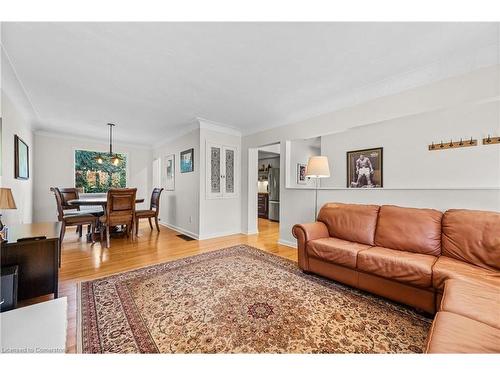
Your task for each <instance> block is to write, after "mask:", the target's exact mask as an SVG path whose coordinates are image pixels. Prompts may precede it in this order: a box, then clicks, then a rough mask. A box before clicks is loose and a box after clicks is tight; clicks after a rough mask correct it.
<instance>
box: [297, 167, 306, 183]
mask: <svg viewBox="0 0 500 375" xmlns="http://www.w3.org/2000/svg"><path fill="white" fill-rule="evenodd" d="M306 168H307V164H304V163H297V184H299V185H306V184H307V177H306Z"/></svg>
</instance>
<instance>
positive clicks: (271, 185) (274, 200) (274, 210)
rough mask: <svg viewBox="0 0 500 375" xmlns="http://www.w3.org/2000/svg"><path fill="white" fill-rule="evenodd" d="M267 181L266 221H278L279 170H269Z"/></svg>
mask: <svg viewBox="0 0 500 375" xmlns="http://www.w3.org/2000/svg"><path fill="white" fill-rule="evenodd" d="M267 181H268V185H267V189H268V192H269V214H268V219H269V220H272V221H280V169H279V168H269V174H268V176H267Z"/></svg>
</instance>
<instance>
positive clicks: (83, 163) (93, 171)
mask: <svg viewBox="0 0 500 375" xmlns="http://www.w3.org/2000/svg"><path fill="white" fill-rule="evenodd" d="M98 155H101V156H102V157H103V159H104V162H103V163H102V164H99V163H98V162H97V161H96V158H97V156H98ZM116 155H118V156H119V157H120V158H121V161H120V163H119V164H118V165H113V164H112V163H111V160H110V158H109V157H108V156H107V154H104V153H102V152H96V151H85V150H75V187H77V188H80V189H81V191H82V192H83V193H104V192H107V191H108V189H109V188H112V187H120V188H124V187H126V186H127V156H126V155H125V154H116Z"/></svg>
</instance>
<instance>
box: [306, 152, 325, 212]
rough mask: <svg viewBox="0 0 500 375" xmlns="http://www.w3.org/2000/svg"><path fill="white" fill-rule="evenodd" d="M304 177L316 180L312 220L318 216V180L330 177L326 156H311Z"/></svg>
mask: <svg viewBox="0 0 500 375" xmlns="http://www.w3.org/2000/svg"><path fill="white" fill-rule="evenodd" d="M306 177H309V178H311V177H312V178H315V179H316V191H315V198H314V220H316V217H317V216H318V187H319V179H320V178H325V177H330V167H329V165H328V158H327V157H326V156H311V157H310V158H309V161H308V162H307V167H306Z"/></svg>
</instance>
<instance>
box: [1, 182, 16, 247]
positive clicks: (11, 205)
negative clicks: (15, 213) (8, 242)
mask: <svg viewBox="0 0 500 375" xmlns="http://www.w3.org/2000/svg"><path fill="white" fill-rule="evenodd" d="M16 208H17V207H16V202H15V201H14V196H13V195H12V190H11V189H9V188H0V210H15V209H16ZM0 231H1V232H2V238H4V239H5V237H6V236H4V235H5V233H4V225H3V223H2V214H1V213H0Z"/></svg>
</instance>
